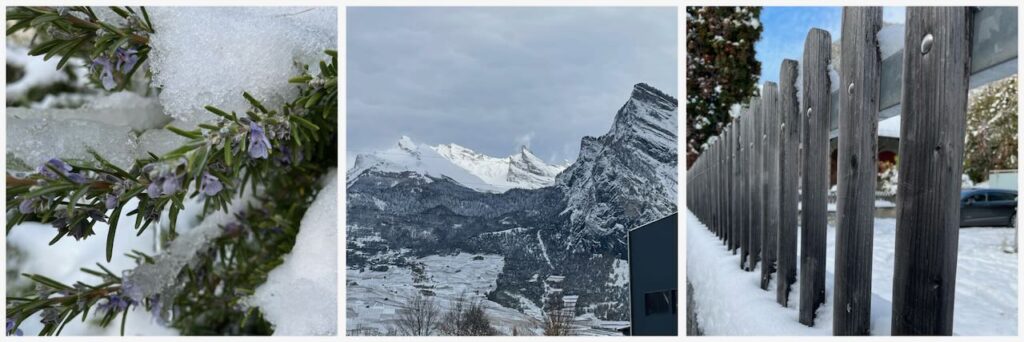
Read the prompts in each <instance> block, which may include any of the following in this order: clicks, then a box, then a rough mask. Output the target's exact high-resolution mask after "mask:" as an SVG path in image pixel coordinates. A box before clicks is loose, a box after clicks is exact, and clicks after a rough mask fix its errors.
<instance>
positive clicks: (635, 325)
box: [627, 213, 679, 336]
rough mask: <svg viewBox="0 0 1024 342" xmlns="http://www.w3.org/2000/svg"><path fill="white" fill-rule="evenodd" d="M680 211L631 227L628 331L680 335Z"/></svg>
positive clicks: (638, 333) (629, 236) (628, 237)
mask: <svg viewBox="0 0 1024 342" xmlns="http://www.w3.org/2000/svg"><path fill="white" fill-rule="evenodd" d="M678 216H679V214H678V213H675V214H672V215H669V216H667V217H664V218H661V219H659V220H657V221H654V222H651V223H648V224H646V225H643V226H640V227H636V228H633V229H630V230H629V233H628V235H627V241H628V242H627V244H628V246H629V300H630V309H629V321H630V328H629V334H631V335H658V336H676V335H678V334H679V333H678V331H679V330H678V325H679V319H678V317H679V316H678V314H677V310H676V307H677V303H678V300H677V299H676V298H677V296H676V293H677V291H676V289H677V288H678V279H679V278H678V274H679V269H678V260H679V259H678V243H679V240H678V239H677V237H678V232H679V224H678V222H679V220H678Z"/></svg>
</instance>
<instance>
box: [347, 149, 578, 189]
mask: <svg viewBox="0 0 1024 342" xmlns="http://www.w3.org/2000/svg"><path fill="white" fill-rule="evenodd" d="M395 146H397V147H396V148H394V149H391V150H386V151H379V152H375V153H369V154H360V155H358V156H356V163H355V166H354V167H353V168H352V169H351V170H349V179H354V178H355V177H358V176H359V175H360V174H361V173H363V172H365V171H367V170H376V171H383V172H404V171H413V172H417V173H419V174H421V175H425V176H431V177H434V178H442V177H444V178H450V179H452V180H453V181H455V182H458V183H459V184H462V185H463V186H466V187H468V188H472V189H475V190H479V191H486V192H502V191H505V190H508V189H513V188H520V189H536V188H540V187H545V186H550V185H553V184H554V182H555V176H556V175H558V173H559V172H561V171H562V170H563V169H565V168H566V165H550V164H547V163H546V162H544V160H542V159H540V158H539V157H537V156H536V155H534V154H533V152H531V151H530V150H529V149H528V148H527V147H526V146H522V147H520V149H519V153H516V154H513V155H511V156H508V157H505V158H497V157H491V156H488V155H485V154H482V153H479V152H476V151H473V150H472V149H469V148H466V147H463V146H461V145H458V144H454V143H449V144H442V145H437V146H429V145H421V144H416V143H415V142H413V140H412V139H411V138H409V137H408V136H402V137H401V138H400V139H399V140H398V143H397V144H396V145H395Z"/></svg>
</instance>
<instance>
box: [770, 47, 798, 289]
mask: <svg viewBox="0 0 1024 342" xmlns="http://www.w3.org/2000/svg"><path fill="white" fill-rule="evenodd" d="M797 66H798V65H797V62H796V61H794V60H791V59H787V60H784V61H782V67H781V69H780V71H779V85H780V87H779V118H780V119H781V122H782V123H781V129H782V132H781V135H780V138H781V139H780V142H779V175H780V179H779V182H780V184H779V195H780V200H779V236H778V247H776V256H777V258H778V262H777V265H778V277H777V278H778V283H777V285H776V287H775V288H776V291H777V292H776V301H778V302H779V304H781V305H782V306H787V307H788V306H789V293H790V290H791V287H792V285H793V283H795V282H796V232H797V222H796V216H797V195H798V191H799V185H798V184H797V180H798V177H799V173H800V172H799V167H798V166H799V164H798V162H797V160H798V159H799V153H800V123H799V122H800V108H799V107H800V104H799V100H798V99H797V97H796V78H797Z"/></svg>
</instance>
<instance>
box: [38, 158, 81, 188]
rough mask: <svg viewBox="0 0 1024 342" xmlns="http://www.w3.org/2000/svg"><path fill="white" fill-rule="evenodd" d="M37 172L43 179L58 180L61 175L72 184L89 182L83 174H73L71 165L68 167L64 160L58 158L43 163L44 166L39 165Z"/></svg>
mask: <svg viewBox="0 0 1024 342" xmlns="http://www.w3.org/2000/svg"><path fill="white" fill-rule="evenodd" d="M54 169H56V170H57V172H60V174H57V173H55V172H53V170H54ZM36 171H39V174H41V175H43V177H46V178H48V179H57V178H60V176H61V175H64V177H67V178H68V179H70V180H71V181H72V182H75V183H78V184H82V183H85V182H87V181H88V180H87V179H86V178H85V177H84V176H82V175H81V174H79V173H77V172H71V165H68V163H65V162H64V161H63V160H60V159H57V158H53V159H50V160H49V161H47V162H45V163H43V165H39V167H38V168H37V169H36Z"/></svg>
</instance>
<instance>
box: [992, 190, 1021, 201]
mask: <svg viewBox="0 0 1024 342" xmlns="http://www.w3.org/2000/svg"><path fill="white" fill-rule="evenodd" d="M1015 197H1016V196H1014V195H1013V194H1010V193H1006V192H993V193H990V194H988V198H989V200H991V201H1012V200H1014V198H1015Z"/></svg>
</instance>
